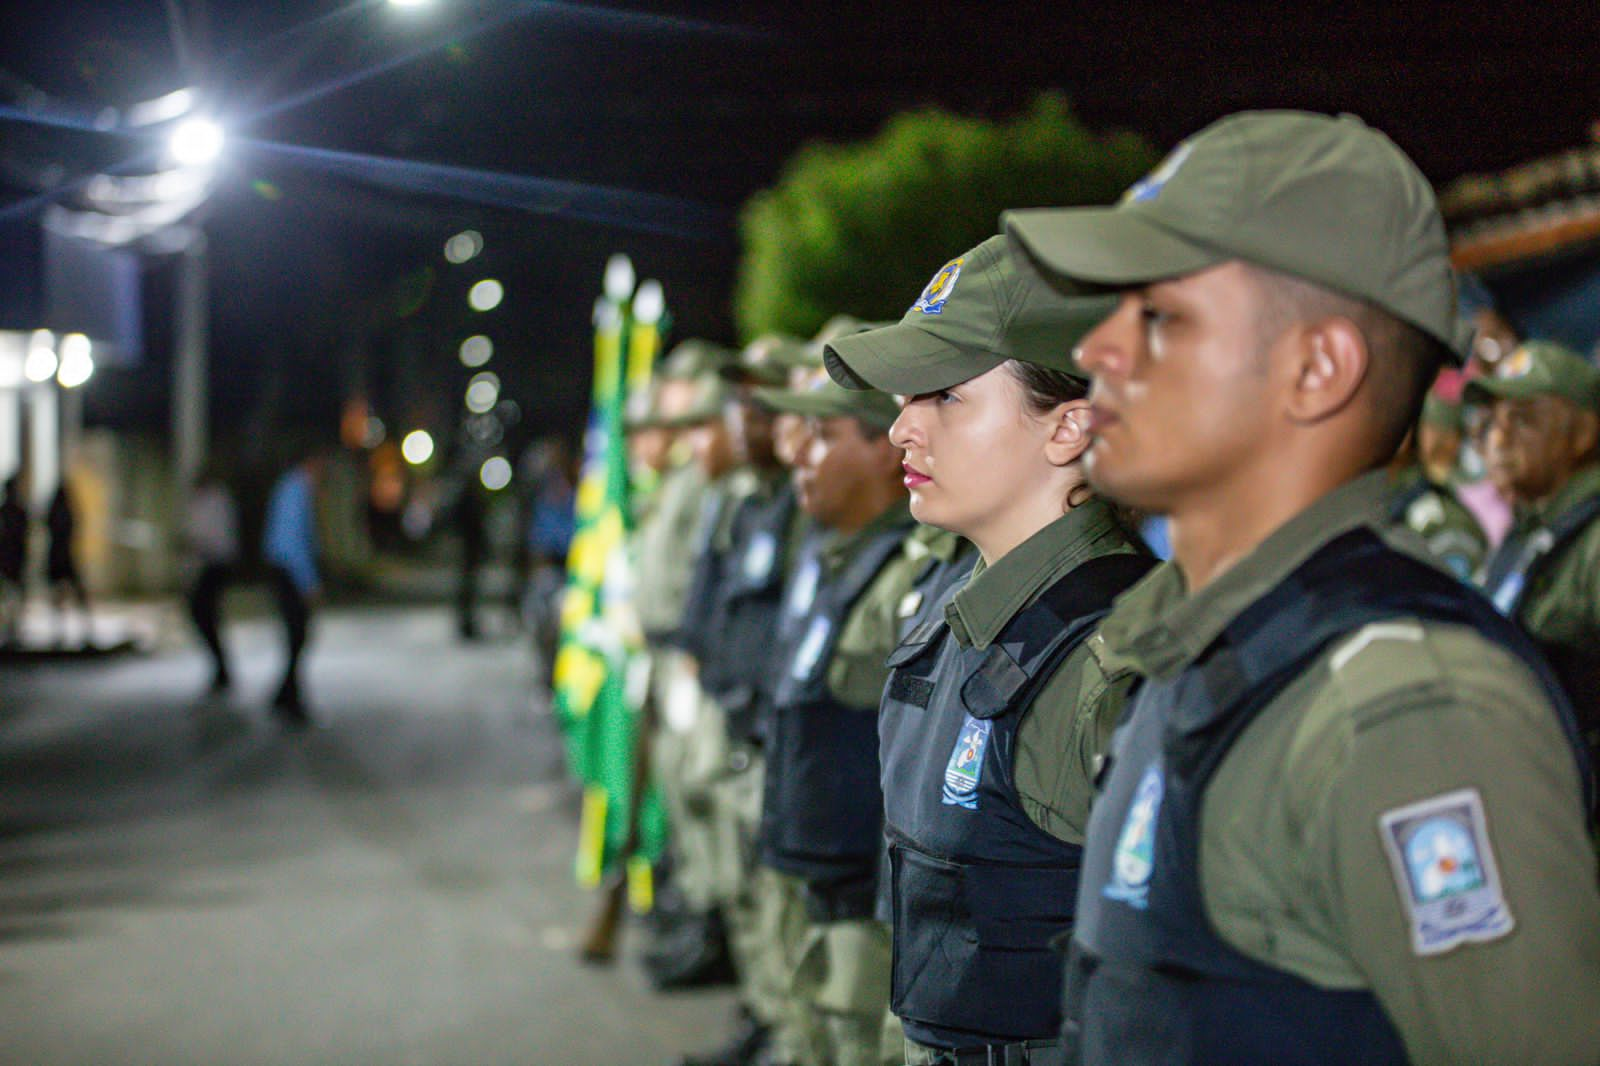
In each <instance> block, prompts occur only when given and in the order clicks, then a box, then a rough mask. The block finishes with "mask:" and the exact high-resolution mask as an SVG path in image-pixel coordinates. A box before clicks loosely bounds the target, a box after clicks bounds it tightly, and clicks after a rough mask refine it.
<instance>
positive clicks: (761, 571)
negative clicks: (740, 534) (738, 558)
mask: <svg viewBox="0 0 1600 1066" xmlns="http://www.w3.org/2000/svg"><path fill="white" fill-rule="evenodd" d="M777 557H778V538H777V537H775V536H773V535H772V534H771V533H768V532H766V531H765V530H763V531H762V532H760V533H757V534H756V535H755V536H754V537H752V538H751V539H750V546H749V547H748V548H746V549H745V550H744V563H743V569H744V576H745V580H747V581H765V580H766V579H767V575H768V574H771V573H772V564H773V562H774V561H775V560H776V559H777Z"/></svg>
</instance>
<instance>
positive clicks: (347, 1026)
mask: <svg viewBox="0 0 1600 1066" xmlns="http://www.w3.org/2000/svg"><path fill="white" fill-rule="evenodd" d="M139 618H140V619H143V621H140V622H139V624H140V625H146V624H147V625H148V626H150V627H153V629H154V632H153V633H152V634H150V635H151V638H152V639H150V640H148V641H145V642H144V643H145V644H146V645H147V646H149V647H152V648H153V649H154V650H153V651H150V652H148V653H145V654H132V655H123V656H116V657H107V658H103V659H99V660H95V661H81V662H61V661H55V662H37V663H31V664H17V663H10V664H6V665H3V666H0V1066H12V1064H29V1066H53V1064H78V1063H82V1064H95V1066H100V1064H121V1063H139V1064H144V1063H149V1064H162V1066H176V1064H187V1063H196V1064H199V1063H204V1064H228V1066H248V1064H255V1063H262V1064H278V1063H341V1064H360V1063H405V1064H410V1063H417V1064H423V1063H429V1064H432V1063H438V1064H456V1063H460V1064H491V1063H533V1064H545V1063H549V1064H594V1066H607V1064H618V1066H622V1064H630V1066H631V1064H635V1063H638V1064H654V1063H661V1062H665V1061H667V1059H668V1058H669V1056H670V1053H671V1052H673V1051H674V1050H678V1049H682V1048H685V1047H698V1046H700V1045H702V1044H704V1043H705V1042H707V1041H708V1040H709V1039H711V1038H713V1037H715V1036H717V1035H718V1034H719V1033H720V1032H721V1030H722V1027H723V1025H724V1023H725V1021H726V1019H727V1017H728V1000H727V997H726V996H725V995H723V994H701V995H696V996H687V997H683V996H680V997H674V998H667V999H663V998H659V997H656V996H654V995H653V994H652V993H650V992H649V991H648V989H647V988H646V986H645V985H644V982H643V980H642V978H641V977H640V975H639V972H638V969H637V967H636V966H633V965H631V964H628V963H625V964H622V965H619V966H618V967H616V968H615V969H610V970H592V969H586V968H584V967H583V966H581V965H580V964H579V963H577V962H576V961H575V958H574V953H573V943H574V941H575V938H576V928H577V926H578V925H579V924H581V922H582V920H583V917H584V915H585V913H586V911H587V908H588V905H589V900H588V899H586V898H585V897H584V896H583V895H582V894H581V893H580V892H579V890H578V889H577V888H576V887H575V886H574V885H573V883H572V877H571V873H570V871H571V864H572V856H573V847H574V835H575V834H574V826H575V821H576V817H575V813H574V812H575V808H576V804H575V798H574V796H573V794H572V791H571V789H570V788H569V787H567V786H565V785H564V784H563V783H562V777H561V771H560V758H561V755H560V749H559V743H558V740H557V737H556V734H555V727H554V725H553V723H552V722H551V721H550V719H549V716H548V713H547V711H546V710H545V708H544V707H543V705H542V704H540V703H538V702H537V701H530V699H529V697H528V691H529V688H530V685H529V679H530V676H531V673H532V664H531V662H530V659H529V657H527V656H526V655H524V654H523V652H522V649H521V646H520V644H517V643H514V642H511V641H509V640H507V641H501V642H498V643H493V642H491V643H480V644H474V645H461V644H459V643H457V642H455V641H454V640H453V638H452V624H451V618H450V616H449V614H448V612H447V611H445V610H444V609H440V608H415V607H410V608H396V607H367V608H361V609H348V610H344V611H337V610H333V611H329V612H327V613H326V615H325V617H324V618H323V619H321V620H320V625H319V629H318V631H317V633H316V641H315V644H314V647H313V651H312V655H311V659H310V667H309V674H308V680H309V685H308V689H309V692H310V694H311V699H312V701H313V709H314V713H315V714H316V716H317V720H318V725H317V726H316V727H315V728H313V729H311V730H310V731H308V732H305V733H301V734H285V733H284V732H282V731H281V730H280V729H278V728H277V727H276V726H275V725H274V723H273V722H272V721H271V720H270V719H269V718H268V716H267V715H266V714H265V713H264V711H263V710H262V709H261V707H260V706H259V702H260V700H261V699H262V698H264V696H265V695H266V694H267V693H269V692H270V691H271V688H272V681H273V676H272V675H273V671H274V670H275V668H276V665H277V661H278V660H277V654H276V644H275V637H276V633H275V631H274V630H273V629H272V628H271V627H270V626H269V625H268V623H267V622H266V621H265V620H257V621H250V622H246V623H243V624H241V625H239V626H237V627H236V629H235V631H234V633H233V637H234V640H235V646H236V648H237V649H238V653H239V655H238V657H239V662H240V666H239V667H238V669H237V672H238V673H239V675H240V677H239V684H238V691H237V693H236V694H235V695H233V696H231V697H229V698H224V699H217V698H209V697H205V696H204V695H203V694H201V692H200V688H201V687H202V685H203V682H204V679H205V678H206V676H207V669H206V667H205V665H204V663H203V662H202V659H201V657H200V655H199V654H198V653H197V652H196V651H194V650H191V649H189V648H188V647H178V646H176V645H177V643H178V641H177V640H176V636H175V634H176V632H177V629H176V626H177V622H176V618H177V616H176V612H175V611H168V612H166V613H165V614H162V613H161V612H160V611H156V612H154V613H151V612H150V611H148V609H147V610H146V612H145V614H142V615H140V616H139ZM151 619H154V620H153V621H151ZM638 940H639V937H638V936H634V937H632V938H630V943H633V944H637V942H638Z"/></svg>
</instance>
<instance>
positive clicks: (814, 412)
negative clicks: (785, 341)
mask: <svg viewBox="0 0 1600 1066" xmlns="http://www.w3.org/2000/svg"><path fill="white" fill-rule="evenodd" d="M759 395H760V397H761V399H762V402H764V403H767V404H768V405H769V406H771V407H773V408H774V409H775V410H779V411H788V412H791V413H794V414H798V415H802V416H804V417H805V419H806V425H807V430H806V437H805V440H804V441H803V443H802V445H801V447H800V449H799V455H798V465H797V466H796V469H795V484H796V487H797V488H798V490H799V494H800V505H801V507H803V508H804V509H805V510H806V512H807V513H808V514H810V515H811V517H812V518H813V519H814V520H815V521H816V523H817V525H818V527H820V531H821V532H820V535H818V536H816V537H813V538H810V539H809V540H808V541H807V543H806V544H805V545H804V546H803V547H802V548H801V554H800V558H799V562H798V563H797V569H796V570H795V573H794V575H793V576H792V577H791V579H790V582H789V586H788V588H787V590H786V592H785V600H784V605H783V608H782V615H781V616H780V619H779V628H778V634H777V639H776V648H775V651H776V654H775V657H774V659H773V660H772V662H773V665H774V669H775V672H777V673H778V677H779V680H778V690H777V693H776V697H775V699H774V706H773V714H772V719H771V724H770V725H769V727H768V729H767V734H766V740H767V787H766V794H765V796H764V801H763V810H762V857H763V861H764V862H765V863H766V864H767V865H769V866H770V867H772V868H773V869H774V870H776V871H778V872H779V873H780V874H783V875H786V876H787V877H789V878H792V879H796V880H798V881H799V882H800V883H801V884H803V886H804V897H803V898H804V903H805V910H806V918H807V921H806V923H805V924H806V926H807V928H806V929H805V930H804V933H803V936H802V940H801V943H799V944H798V945H797V949H798V950H797V954H798V958H797V959H796V960H795V962H796V970H795V975H794V984H793V987H792V989H791V995H792V997H793V1000H794V1002H795V1003H796V1004H797V1005H798V1006H799V1007H800V1008H801V1009H802V1010H803V1011H808V1012H809V1014H810V1016H811V1017H812V1018H813V1019H814V1024H813V1025H812V1026H811V1027H810V1031H811V1035H812V1037H813V1039H814V1041H815V1043H814V1046H813V1047H811V1048H810V1049H809V1050H807V1051H806V1052H805V1058H806V1061H807V1062H808V1063H811V1064H814V1066H823V1064H827V1066H856V1064H862V1066H869V1064H870V1066H875V1064H876V1063H878V1062H879V1047H880V1043H881V1026H882V1020H883V1012H884V1010H885V1008H886V1007H887V1005H888V1001H889V937H888V932H887V930H886V929H884V928H883V926H881V925H880V924H879V923H878V922H877V921H875V920H874V917H873V914H874V902H875V894H876V882H877V870H878V863H879V859H880V852H881V849H882V839H883V829H882V825H883V799H882V795H881V793H880V792H879V789H878V736H877V716H876V711H877V707H878V700H879V697H880V696H881V695H882V693H883V683H884V679H885V677H886V675H887V672H888V671H887V667H886V666H885V665H884V660H885V658H887V656H888V653H889V652H890V650H891V649H892V648H893V647H894V645H895V644H896V643H897V641H898V632H897V626H896V624H895V621H894V620H895V617H896V613H897V610H898V607H899V604H900V603H901V602H902V601H903V600H904V599H905V596H906V594H907V592H909V591H910V589H911V585H912V582H913V580H914V579H915V577H916V576H917V575H919V574H920V573H921V571H922V569H923V565H922V564H923V560H922V559H912V558H911V557H910V556H909V555H908V554H907V553H906V552H905V550H904V541H905V539H906V536H907V534H908V533H909V532H910V531H911V529H912V526H913V522H912V519H911V515H910V512H909V511H908V510H907V507H906V498H905V486H904V485H903V484H902V473H901V470H900V453H899V449H897V448H895V447H894V446H893V445H892V444H890V443H889V439H888V437H887V436H886V431H887V430H888V427H889V425H890V424H891V423H892V422H893V421H894V419H895V416H896V415H897V414H898V413H899V411H898V408H897V407H896V405H895V403H894V401H893V400H892V399H890V398H889V397H888V396H886V395H884V394H882V393H875V392H850V391H847V390H845V389H842V388H840V387H839V386H838V385H835V384H834V383H833V382H832V381H830V380H828V379H827V377H826V376H823V377H821V378H820V379H818V380H817V381H816V382H815V383H814V384H813V385H812V386H810V387H809V388H807V389H806V390H805V391H803V392H787V391H781V390H763V391H761V392H760V393H759Z"/></svg>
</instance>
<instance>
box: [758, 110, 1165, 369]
mask: <svg viewBox="0 0 1600 1066" xmlns="http://www.w3.org/2000/svg"><path fill="white" fill-rule="evenodd" d="M1155 159H1156V156H1155V154H1154V152H1153V151H1152V150H1151V148H1150V146H1149V145H1148V144H1147V143H1146V142H1145V141H1144V140H1143V139H1142V138H1140V137H1138V136H1136V135H1133V134H1128V133H1116V134H1110V135H1101V134H1097V133H1095V132H1093V131H1091V130H1089V129H1088V128H1087V127H1085V126H1084V125H1083V124H1082V123H1081V122H1079V121H1078V119H1077V118H1076V117H1075V116H1074V115H1073V113H1072V109H1071V107H1070V105H1069V104H1068V103H1067V101H1066V99H1065V98H1064V97H1062V96H1060V95H1058V94H1054V93H1047V94H1045V95H1043V96H1041V97H1040V98H1039V99H1038V100H1037V101H1035V103H1034V105H1033V107H1032V108H1031V109H1030V110H1029V111H1028V112H1027V113H1026V114H1025V115H1023V116H1021V117H1020V118H1017V119H1015V120H1014V121H1011V122H1003V123H1001V122H991V121H987V120H984V119H974V118H963V117H961V116H958V115H953V114H950V113H949V112H946V111H939V110H925V111H917V112H912V113H909V114H905V115H901V116H898V117H896V118H894V119H892V120H891V121H890V122H889V123H888V124H887V125H885V127H884V128H883V130H882V132H880V133H879V134H878V135H877V136H876V137H874V138H872V139H871V140H869V141H865V142H861V143H858V144H846V145H833V144H811V145H808V146H806V147H805V148H803V149H802V150H801V151H800V152H799V153H798V154H797V155H796V156H795V158H794V159H792V160H791V161H790V162H789V164H788V165H787V166H786V167H785V169H784V173H783V176H782V178H781V179H780V181H779V183H778V184H777V185H776V186H775V187H774V188H771V189H768V190H766V191H764V192H761V193H758V194H757V195H756V196H754V197H752V198H751V200H750V201H749V202H748V203H747V204H746V205H745V208H744V211H743V213H742V215H741V217H740V235H741V239H742V241H743V245H744V254H743V257H742V259H741V261H740V265H739V279H738V289H737V292H736V294H735V314H736V316H737V319H738V324H739V329H740V332H741V333H742V334H743V335H744V336H745V337H746V338H750V337H754V336H757V335H759V334H761V333H765V332H768V331H778V332H783V333H789V334H793V335H796V336H803V337H804V336H811V335H812V334H814V333H815V332H816V331H817V329H818V328H819V327H820V326H821V325H822V323H823V322H824V321H826V320H827V319H828V318H829V317H831V316H832V315H834V314H838V313H846V314H851V315H855V316H856V317H858V318H862V319H867V320H883V319H897V318H899V317H900V315H901V314H902V313H904V311H905V309H906V308H907V307H909V306H910V305H911V303H912V301H914V300H915V299H916V297H917V294H918V293H919V292H921V291H922V287H923V286H924V285H925V284H926V283H927V281H928V279H929V278H930V277H932V276H933V273H934V271H936V270H937V269H938V268H939V267H940V266H941V265H942V264H943V263H944V262H945V261H947V260H948V259H950V258H952V257H954V256H956V255H958V254H960V253H961V252H962V251H964V250H966V249H967V248H970V247H972V246H973V245H975V244H977V243H979V242H980V241H982V240H983V239H985V238H986V237H989V236H991V235H993V234H994V233H995V232H997V228H998V225H999V223H998V220H999V216H1000V212H1001V211H1003V210H1006V209H1007V208H1013V207H1049V206H1071V205H1079V204H1101V203H1109V202H1111V201H1113V200H1115V199H1116V197H1117V196H1118V195H1120V194H1121V193H1122V191H1123V190H1124V189H1125V188H1127V187H1128V186H1129V185H1131V184H1132V183H1133V182H1134V181H1136V180H1138V178H1139V177H1140V176H1142V175H1143V174H1144V173H1145V172H1146V171H1148V170H1149V169H1150V167H1151V166H1153V165H1154V163H1155Z"/></svg>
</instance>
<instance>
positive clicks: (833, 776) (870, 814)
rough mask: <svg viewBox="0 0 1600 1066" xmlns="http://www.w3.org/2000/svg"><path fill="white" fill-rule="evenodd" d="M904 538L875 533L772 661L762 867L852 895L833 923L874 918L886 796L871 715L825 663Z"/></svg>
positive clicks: (790, 621)
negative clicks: (842, 689) (835, 686)
mask: <svg viewBox="0 0 1600 1066" xmlns="http://www.w3.org/2000/svg"><path fill="white" fill-rule="evenodd" d="M905 535H906V527H905V526H896V527H894V528H891V529H886V530H884V531H882V532H881V533H878V534H877V535H876V536H874V537H872V538H871V539H870V540H868V541H867V542H866V543H865V544H863V545H862V546H861V547H860V548H859V549H858V550H857V552H856V554H855V557H854V558H853V559H851V560H850V561H849V562H848V563H846V564H845V566H844V567H843V569H842V570H840V572H839V573H838V574H836V575H833V576H832V577H831V578H827V579H824V580H823V581H822V582H821V584H820V585H818V586H817V591H816V595H815V597H814V598H813V600H812V601H811V604H810V608H809V610H807V611H806V612H805V614H804V616H803V617H801V618H795V617H792V616H790V617H785V618H784V619H783V623H784V628H785V629H786V630H787V632H786V636H787V640H785V643H784V645H783V647H782V649H781V650H782V654H781V655H780V656H778V657H775V658H774V660H773V667H774V669H775V670H781V674H780V676H779V677H778V682H777V685H778V688H777V694H776V696H775V697H774V700H773V708H772V716H771V723H770V725H769V726H768V732H767V774H766V782H765V793H764V801H765V802H764V806H763V810H762V861H763V862H764V863H766V864H767V865H768V866H771V867H772V868H774V869H776V870H781V871H783V872H784V873H788V874H791V875H793V876H795V877H799V878H801V879H803V880H805V881H806V882H807V883H808V884H809V885H811V886H812V887H813V888H814V889H816V890H818V891H819V892H828V891H832V890H838V892H839V893H842V894H844V895H847V896H848V902H847V903H842V904H841V906H846V908H847V911H848V913H844V912H841V913H838V914H835V915H834V916H835V917H841V918H842V917H868V916H870V915H871V913H872V891H873V885H874V883H875V881H876V877H877V863H878V853H879V848H880V841H881V839H882V835H883V797H882V794H881V793H880V792H879V786H878V731H877V722H876V720H875V719H874V717H873V714H872V709H871V708H867V707H850V706H847V705H845V704H843V703H841V702H839V701H838V700H837V699H835V698H834V697H833V694H832V693H831V692H830V691H829V689H828V665H829V663H830V662H831V661H832V660H833V653H834V649H835V648H836V647H837V646H838V641H839V630H840V628H841V627H842V626H843V624H844V622H845V620H846V619H847V618H848V617H849V614H850V610H851V608H852V607H853V606H854V605H855V602H856V600H857V599H859V598H860V596H861V594H862V593H863V592H865V591H866V589H867V587H868V586H869V585H871V584H872V581H873V579H874V578H876V577H877V575H878V572H879V571H880V570H882V569H883V567H884V564H885V563H887V562H888V561H889V560H890V558H891V557H893V556H894V554H895V553H896V552H898V551H899V550H900V545H901V542H902V541H903V540H904V539H905ZM787 608H788V605H787V604H786V615H787V614H788V613H789V612H788V610H787Z"/></svg>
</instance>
